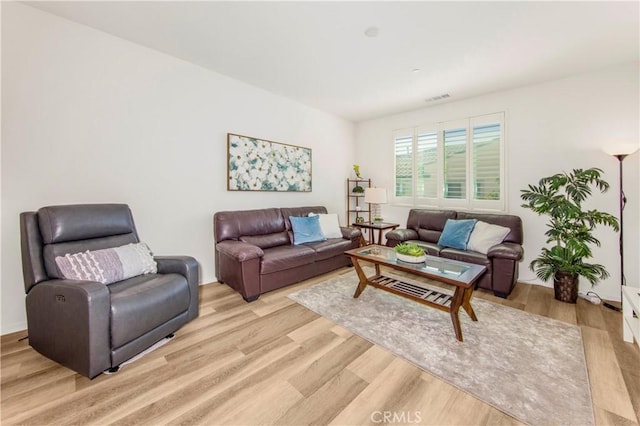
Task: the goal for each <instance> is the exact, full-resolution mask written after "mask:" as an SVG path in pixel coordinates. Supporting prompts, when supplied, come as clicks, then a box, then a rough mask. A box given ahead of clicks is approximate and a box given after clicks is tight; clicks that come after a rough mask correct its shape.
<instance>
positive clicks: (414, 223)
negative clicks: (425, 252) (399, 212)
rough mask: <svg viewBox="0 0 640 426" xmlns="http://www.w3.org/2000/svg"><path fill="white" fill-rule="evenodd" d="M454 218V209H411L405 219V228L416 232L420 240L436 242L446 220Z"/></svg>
mask: <svg viewBox="0 0 640 426" xmlns="http://www.w3.org/2000/svg"><path fill="white" fill-rule="evenodd" d="M455 218H456V212H455V211H454V210H427V209H411V210H410V211H409V218H408V219H407V229H413V230H415V231H416V232H418V233H419V234H420V239H421V240H424V241H428V242H430V243H437V242H438V239H439V238H440V233H441V232H442V229H443V228H444V225H445V223H446V222H447V220H448V219H455ZM425 231H427V232H425ZM428 231H431V232H428Z"/></svg>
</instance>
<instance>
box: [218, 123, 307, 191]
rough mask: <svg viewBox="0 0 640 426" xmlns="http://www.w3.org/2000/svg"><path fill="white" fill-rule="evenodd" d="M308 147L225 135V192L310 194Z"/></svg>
mask: <svg viewBox="0 0 640 426" xmlns="http://www.w3.org/2000/svg"><path fill="white" fill-rule="evenodd" d="M311 189H312V152H311V148H305V147H302V146H297V145H289V144H284V143H279V142H274V141H270V140H266V139H259V138H255V137H251V136H245V135H238V134H235V133H227V190H228V191H268V192H311Z"/></svg>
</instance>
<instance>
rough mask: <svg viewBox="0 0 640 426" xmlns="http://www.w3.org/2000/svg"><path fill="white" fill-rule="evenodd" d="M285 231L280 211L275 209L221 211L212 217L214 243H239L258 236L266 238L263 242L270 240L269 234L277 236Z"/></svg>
mask: <svg viewBox="0 0 640 426" xmlns="http://www.w3.org/2000/svg"><path fill="white" fill-rule="evenodd" d="M285 231H286V230H285V223H284V218H283V217H282V214H281V213H280V209H277V208H270V209H259V210H236V211H223V212H217V213H215V214H214V216H213V232H214V238H215V242H216V243H219V242H220V241H224V240H235V241H241V238H247V237H258V236H268V237H266V238H265V240H270V238H272V237H271V236H269V235H270V234H279V233H282V232H285ZM275 238H278V237H277V236H276V237H275ZM287 240H288V238H287ZM267 244H269V243H267ZM287 244H289V242H287Z"/></svg>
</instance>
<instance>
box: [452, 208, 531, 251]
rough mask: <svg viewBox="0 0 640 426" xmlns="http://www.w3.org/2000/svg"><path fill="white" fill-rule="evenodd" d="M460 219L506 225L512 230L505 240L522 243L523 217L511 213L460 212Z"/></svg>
mask: <svg viewBox="0 0 640 426" xmlns="http://www.w3.org/2000/svg"><path fill="white" fill-rule="evenodd" d="M457 218H458V219H478V220H481V221H483V222H487V223H491V224H493V225H499V226H504V227H506V228H509V229H511V232H509V233H508V234H507V236H506V237H505V238H504V240H503V241H504V242H508V243H516V244H522V219H520V217H518V216H514V215H510V214H488V213H469V212H458V217H457Z"/></svg>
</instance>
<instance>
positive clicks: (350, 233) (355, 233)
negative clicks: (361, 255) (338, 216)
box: [340, 226, 362, 241]
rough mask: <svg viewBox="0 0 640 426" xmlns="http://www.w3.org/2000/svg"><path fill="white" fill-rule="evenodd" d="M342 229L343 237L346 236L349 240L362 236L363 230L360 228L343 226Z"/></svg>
mask: <svg viewBox="0 0 640 426" xmlns="http://www.w3.org/2000/svg"><path fill="white" fill-rule="evenodd" d="M340 231H342V238H346V239H347V240H351V241H355V240H359V239H360V237H361V236H362V231H360V230H359V229H358V228H349V227H347V226H341V227H340Z"/></svg>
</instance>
